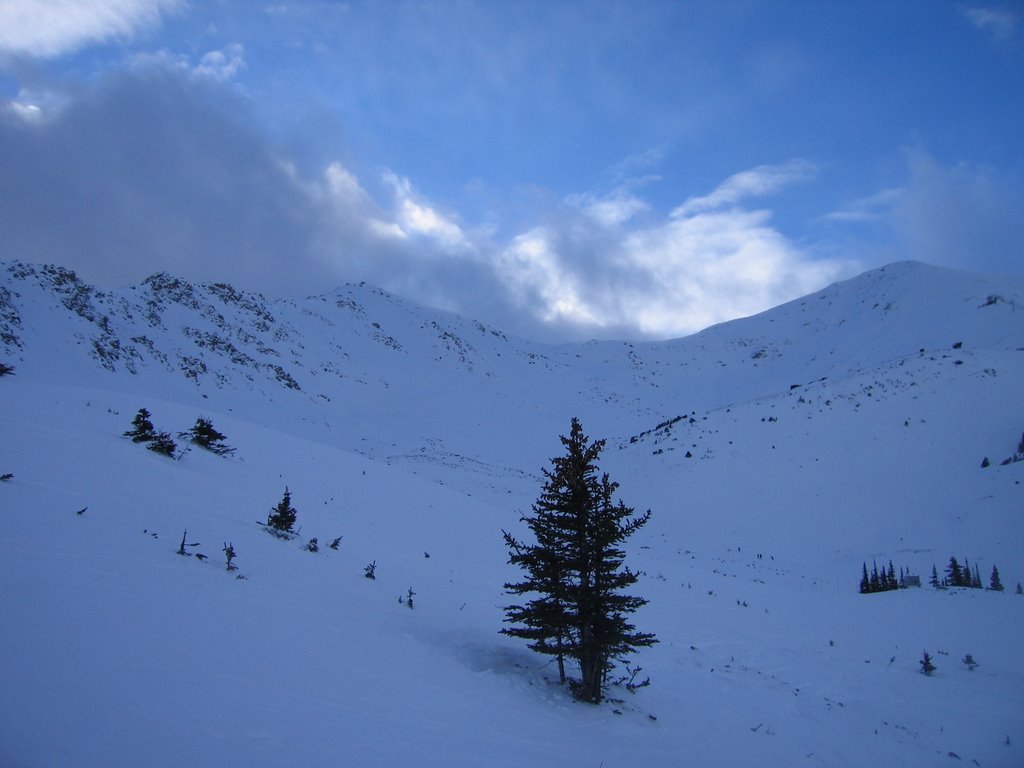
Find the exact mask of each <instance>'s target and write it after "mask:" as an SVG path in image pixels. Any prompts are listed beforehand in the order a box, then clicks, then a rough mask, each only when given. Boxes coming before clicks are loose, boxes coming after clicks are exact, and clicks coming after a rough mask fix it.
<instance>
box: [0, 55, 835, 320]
mask: <svg viewBox="0 0 1024 768" xmlns="http://www.w3.org/2000/svg"><path fill="white" fill-rule="evenodd" d="M194 69H195V65H194V64H188V62H186V63H185V64H183V65H182V66H163V65H161V66H143V67H135V68H132V69H130V70H128V71H126V72H124V73H121V74H118V75H108V76H107V78H106V79H105V80H103V81H102V82H101V83H100V84H99V85H97V86H93V87H92V88H88V89H84V90H80V91H75V92H73V93H72V94H71V95H69V96H68V97H67V99H68V100H67V103H66V104H65V105H64V106H63V107H62V108H61V109H59V110H55V111H53V113H52V114H51V116H49V117H48V118H47V119H44V120H27V119H25V116H24V115H20V114H17V113H16V111H15V110H14V109H13V108H9V109H7V110H6V111H4V110H0V167H3V168H4V173H3V174H0V199H3V200H4V201H5V204H4V205H3V206H0V253H3V254H4V258H20V259H26V260H29V261H50V262H57V263H61V264H65V265H67V266H69V267H71V268H73V269H77V270H79V271H80V272H81V273H82V275H83V277H84V278H85V279H87V280H91V281H94V282H97V283H99V284H100V285H119V284H125V283H131V282H136V281H138V280H140V279H142V278H143V277H145V276H146V275H148V274H151V273H152V272H155V271H158V270H166V271H169V272H171V273H174V274H178V275H181V276H183V277H185V278H187V279H191V280H225V281H229V282H232V283H234V284H236V285H238V286H239V287H241V288H246V289H250V290H260V291H263V292H265V293H269V294H270V295H276V296H295V295H307V294H311V293H320V292H323V291H326V290H329V289H330V288H332V287H334V286H335V285H338V284H340V283H342V282H345V281H357V280H366V281H368V282H370V283H373V284H376V285H380V286H381V287H383V288H385V289H387V290H391V291H394V292H396V293H398V294H400V295H403V296H406V297H408V298H410V299H412V300H415V301H419V302H422V303H425V304H428V305H432V306H438V307H444V308H447V309H452V310H456V311H459V312H462V313H464V314H467V315H469V316H471V317H477V318H479V319H481V320H484V321H487V322H490V323H492V324H493V325H495V326H498V327H500V328H502V329H503V330H507V331H509V332H512V333H519V334H522V335H525V336H529V337H533V338H540V339H546V340H566V339H583V338H590V337H603V338H612V337H618V338H629V337H637V336H648V337H660V338H664V337H669V336H679V335H683V334H686V333H690V332H693V331H696V330H699V329H701V328H703V327H705V326H707V325H709V324H712V323H716V322H720V321H723V320H727V319H730V318H733V317H736V316H739V315H746V314H752V313H754V312H758V311H760V310H763V309H767V308H769V307H771V306H773V305H775V304H778V303H779V302H781V301H785V300H787V299H791V298H795V297H796V296H798V295H801V294H803V293H806V292H807V291H810V290H814V289H816V288H819V287H822V286H823V285H825V284H826V283H827V282H829V281H830V280H833V279H836V278H838V277H842V276H845V275H847V274H849V273H850V272H851V271H852V269H853V266H852V265H851V264H849V263H840V262H835V261H828V262H823V261H816V260H814V259H812V258H810V257H809V256H808V255H807V253H805V252H804V251H802V250H801V249H800V248H799V247H797V246H796V245H794V244H793V243H792V242H790V241H789V240H788V239H787V238H786V237H785V236H784V235H783V234H782V233H781V232H779V231H778V230H777V229H776V228H774V227H773V226H772V223H771V216H770V213H769V212H767V211H765V210H756V211H750V210H746V209H744V208H743V207H742V206H741V203H742V201H743V200H744V199H746V198H748V197H752V196H755V195H766V194H768V193H769V192H771V191H775V190H778V189H781V188H782V187H784V186H785V185H786V184H788V183H794V182H795V181H796V180H799V179H802V178H806V177H808V175H809V174H810V173H811V172H812V171H811V169H810V166H809V165H807V164H805V163H802V162H800V161H792V162H790V163H786V164H782V165H780V166H762V167H759V168H755V169H752V170H750V171H746V172H743V173H739V174H736V175H735V176H733V177H731V178H729V179H727V180H726V181H724V182H723V183H722V184H720V185H719V186H718V187H717V188H716V189H714V190H713V191H712V192H710V193H709V194H707V195H704V196H698V197H693V198H691V199H690V200H689V201H687V203H684V205H682V206H680V207H678V208H677V209H676V210H675V211H673V212H672V213H671V214H670V215H665V214H663V213H659V212H657V211H656V210H655V209H654V207H653V206H652V205H651V204H650V203H648V202H647V201H646V200H645V199H644V197H643V195H642V188H643V186H644V185H645V184H646V183H648V182H649V181H650V180H651V178H654V177H649V176H648V177H640V178H632V179H629V178H627V179H624V180H622V181H621V183H619V184H618V185H617V186H615V187H614V188H612V189H611V190H606V191H603V192H595V191H588V192H581V193H578V194H576V195H569V196H567V197H566V198H565V199H563V200H562V201H561V203H560V204H558V203H557V201H556V204H555V206H554V210H551V209H545V210H544V211H543V212H540V213H538V214H537V215H536V217H535V218H534V220H533V221H532V222H528V223H527V224H526V225H524V226H522V227H521V228H519V229H517V230H514V231H512V232H510V233H507V234H503V235H497V234H495V233H496V232H498V231H500V229H499V228H494V229H488V228H485V227H472V226H467V225H466V224H465V223H463V221H462V220H461V219H460V217H458V216H457V215H456V214H454V213H452V212H450V209H449V208H448V207H447V206H445V205H443V204H441V203H439V202H437V201H435V200H432V199H430V198H429V197H428V196H427V195H425V194H424V193H423V192H421V191H419V190H418V189H417V188H416V186H415V185H414V184H413V183H412V181H411V180H410V179H408V178H406V177H404V176H402V175H400V174H398V173H395V172H393V171H387V170H385V171H366V170H365V169H364V170H363V171H362V172H361V174H357V171H356V170H355V168H353V167H350V166H347V165H345V164H343V163H341V162H339V161H337V160H333V161H330V162H327V163H326V164H325V165H324V166H323V167H322V168H320V169H319V170H314V171H312V172H310V171H305V172H303V171H301V170H299V168H298V167H297V166H296V164H295V163H294V162H293V161H292V160H290V159H289V158H288V157H287V156H286V155H284V154H283V153H282V152H280V151H278V150H276V149H275V148H274V147H273V146H271V145H270V144H269V143H268V142H267V141H266V139H265V138H264V137H262V136H261V135H259V134H258V133H257V132H255V130H254V129H253V125H254V121H253V120H252V118H251V114H250V112H249V110H250V105H249V103H248V102H247V101H246V100H245V98H244V96H243V95H242V94H241V93H240V92H238V90H237V89H235V88H232V87H227V86H225V84H224V83H222V82H221V81H220V80H219V79H217V78H211V77H208V76H197V75H196V74H195V73H194V72H193V70H194ZM360 175H362V176H363V177H364V178H360ZM546 199H547V198H546ZM698 201H699V202H698ZM500 214H501V211H500V208H498V209H496V210H494V211H493V212H492V215H493V216H497V217H500Z"/></svg>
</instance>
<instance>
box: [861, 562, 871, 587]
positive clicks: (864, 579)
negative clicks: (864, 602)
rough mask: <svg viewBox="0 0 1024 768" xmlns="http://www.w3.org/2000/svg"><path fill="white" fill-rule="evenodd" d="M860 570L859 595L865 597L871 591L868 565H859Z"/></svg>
mask: <svg viewBox="0 0 1024 768" xmlns="http://www.w3.org/2000/svg"><path fill="white" fill-rule="evenodd" d="M861 570H862V574H861V577H860V593H861V594H862V595H866V594H867V593H869V592H870V591H871V580H870V579H868V564H867V563H866V562H865V563H862V564H861Z"/></svg>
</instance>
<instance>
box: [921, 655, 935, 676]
mask: <svg viewBox="0 0 1024 768" xmlns="http://www.w3.org/2000/svg"><path fill="white" fill-rule="evenodd" d="M920 664H921V671H922V672H923V673H924V674H926V675H930V674H931V673H932V672H934V671H935V665H934V664H932V657H931V656H929V655H928V651H925V652H924V654H923V655H922V656H921V661H920Z"/></svg>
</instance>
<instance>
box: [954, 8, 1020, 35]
mask: <svg viewBox="0 0 1024 768" xmlns="http://www.w3.org/2000/svg"><path fill="white" fill-rule="evenodd" d="M963 12H964V15H965V16H966V17H967V19H968V21H970V22H971V24H973V25H974V26H975V27H977V28H978V29H980V30H982V31H983V32H988V33H990V34H991V35H992V36H993V37H995V38H996V39H999V40H1006V39H1008V38H1010V37H1012V36H1013V33H1014V30H1015V29H1016V27H1017V22H1018V20H1019V19H1018V17H1017V15H1016V14H1015V13H1013V12H1011V11H1006V10H1002V9H999V8H964V9H963Z"/></svg>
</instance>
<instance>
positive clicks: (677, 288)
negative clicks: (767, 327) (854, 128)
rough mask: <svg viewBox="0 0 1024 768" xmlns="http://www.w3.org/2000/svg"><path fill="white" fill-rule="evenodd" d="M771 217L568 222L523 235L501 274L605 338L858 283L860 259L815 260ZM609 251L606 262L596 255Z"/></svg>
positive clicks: (747, 214) (527, 296) (519, 290)
mask: <svg viewBox="0 0 1024 768" xmlns="http://www.w3.org/2000/svg"><path fill="white" fill-rule="evenodd" d="M769 222H770V214H769V213H768V212H766V211H745V210H739V209H735V208H733V209H730V210H726V211H705V212H701V213H695V214H692V215H688V216H684V215H673V216H670V217H667V218H665V219H662V220H659V221H655V222H653V223H650V224H648V225H645V226H639V227H635V228H633V229H630V230H627V231H622V230H620V229H615V230H612V229H609V230H606V231H604V232H595V230H594V227H593V225H592V224H591V225H590V226H578V223H579V222H573V221H571V220H569V221H563V222H562V223H561V225H560V226H558V227H552V226H547V227H540V228H536V229H534V230H531V231H530V232H528V233H525V234H524V235H520V236H519V237H517V238H515V239H514V240H513V241H512V243H511V244H510V245H509V246H508V247H506V248H505V249H504V251H503V252H502V256H501V259H500V260H499V262H498V264H499V269H500V270H501V272H502V274H503V277H504V278H505V280H506V281H507V282H508V284H509V285H511V286H512V287H513V289H514V290H515V291H516V294H517V299H518V301H519V302H520V303H521V304H522V305H523V306H524V307H528V308H530V309H531V310H532V311H533V312H535V313H536V314H537V316H538V318H539V319H541V320H543V321H544V322H547V323H561V324H563V325H564V326H566V329H567V330H568V329H574V330H575V334H573V335H575V336H576V337H585V336H587V335H596V336H601V337H611V336H615V335H620V336H621V335H625V336H634V337H635V336H637V335H641V336H647V337H653V338H667V337H675V336H682V335H685V334H688V333H692V332H695V331H698V330H700V329H702V328H705V327H707V326H709V325H712V324H715V323H718V322H722V321H725V320H730V319H733V318H736V317H741V316H746V315H751V314H755V313H757V312H760V311H762V310H765V309H768V308H770V307H772V306H775V305H777V304H779V303H782V302H784V301H787V300H789V299H793V298H796V297H798V296H801V295H803V294H805V293H808V292H810V291H813V290H817V289H819V288H822V287H824V286H825V285H827V284H828V283H829V282H832V281H834V280H836V279H840V278H842V277H846V276H849V275H850V274H852V272H853V271H854V270H855V269H856V265H855V264H854V263H852V262H844V261H836V260H831V261H827V260H826V261H822V260H813V259H811V258H809V257H808V256H807V255H806V254H804V253H803V252H801V251H800V249H798V248H797V247H796V246H794V245H793V244H792V243H790V242H789V241H788V240H787V238H786V237H785V236H783V235H782V234H781V233H780V232H778V231H777V230H775V229H774V228H772V227H771V226H770V223H769ZM594 253H597V254H600V256H599V257H598V258H593V257H588V254H594Z"/></svg>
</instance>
